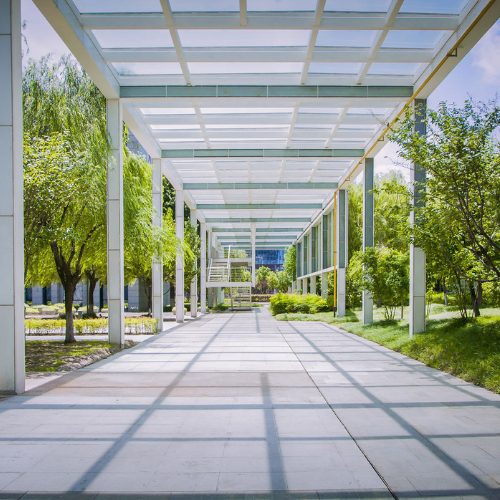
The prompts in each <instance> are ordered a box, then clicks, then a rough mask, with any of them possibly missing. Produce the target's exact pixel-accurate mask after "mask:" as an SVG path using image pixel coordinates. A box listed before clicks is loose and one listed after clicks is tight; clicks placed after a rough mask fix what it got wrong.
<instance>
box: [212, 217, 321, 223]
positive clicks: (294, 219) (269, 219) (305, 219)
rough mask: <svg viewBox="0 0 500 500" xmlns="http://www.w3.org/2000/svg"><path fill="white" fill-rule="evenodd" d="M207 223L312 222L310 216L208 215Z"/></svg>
mask: <svg viewBox="0 0 500 500" xmlns="http://www.w3.org/2000/svg"><path fill="white" fill-rule="evenodd" d="M205 222H206V223H207V224H217V223H219V224H237V223H242V222H245V223H247V222H281V223H284V222H286V223H290V222H311V218H310V217H214V218H210V217H208V218H207V219H206V220H205Z"/></svg>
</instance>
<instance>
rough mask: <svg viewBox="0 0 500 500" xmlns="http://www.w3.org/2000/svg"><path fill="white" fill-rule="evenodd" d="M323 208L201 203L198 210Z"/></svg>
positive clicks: (197, 207)
mask: <svg viewBox="0 0 500 500" xmlns="http://www.w3.org/2000/svg"><path fill="white" fill-rule="evenodd" d="M316 208H323V204H322V203H213V204H212V203H200V204H197V205H196V209H197V210H290V209H293V210H295V209H316Z"/></svg>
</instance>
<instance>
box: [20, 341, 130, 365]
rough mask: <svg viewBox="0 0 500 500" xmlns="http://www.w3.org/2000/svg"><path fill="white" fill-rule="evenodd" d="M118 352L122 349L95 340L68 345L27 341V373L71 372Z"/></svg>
mask: <svg viewBox="0 0 500 500" xmlns="http://www.w3.org/2000/svg"><path fill="white" fill-rule="evenodd" d="M128 347H130V345H129V346H128ZM118 351H120V348H119V347H117V346H115V345H111V344H109V343H108V342H101V341H94V340H92V341H87V342H83V341H80V342H77V343H76V344H68V345H66V344H64V342H63V341H62V340H27V341H26V371H27V372H58V371H66V370H68V371H69V370H72V369H76V368H78V367H79V365H83V364H90V363H92V362H94V361H98V360H99V359H103V358H106V357H108V356H110V355H111V354H114V353H115V352H118Z"/></svg>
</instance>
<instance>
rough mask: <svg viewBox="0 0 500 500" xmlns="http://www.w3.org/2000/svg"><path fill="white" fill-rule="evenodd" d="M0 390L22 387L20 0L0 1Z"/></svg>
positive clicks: (22, 266)
mask: <svg viewBox="0 0 500 500" xmlns="http://www.w3.org/2000/svg"><path fill="white" fill-rule="evenodd" d="M0 68H1V69H0V151H1V153H2V154H1V156H0V178H1V180H2V182H1V183H0V255H1V258H0V325H1V328H0V391H1V392H17V393H21V392H24V378H25V373H24V259H23V257H24V234H23V232H24V229H23V228H24V226H23V143H22V140H23V111H22V94H21V89H22V86H21V85H22V75H21V2H20V1H18V0H11V1H9V0H3V1H1V2H0Z"/></svg>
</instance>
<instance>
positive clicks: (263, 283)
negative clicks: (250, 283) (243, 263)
mask: <svg viewBox="0 0 500 500" xmlns="http://www.w3.org/2000/svg"><path fill="white" fill-rule="evenodd" d="M270 273H272V271H271V269H269V268H268V267H267V266H260V267H259V268H258V269H257V270H256V272H255V281H256V283H255V284H256V288H257V289H258V290H260V292H261V293H266V292H267V290H268V288H269V285H268V282H267V280H268V278H269V275H270Z"/></svg>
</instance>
